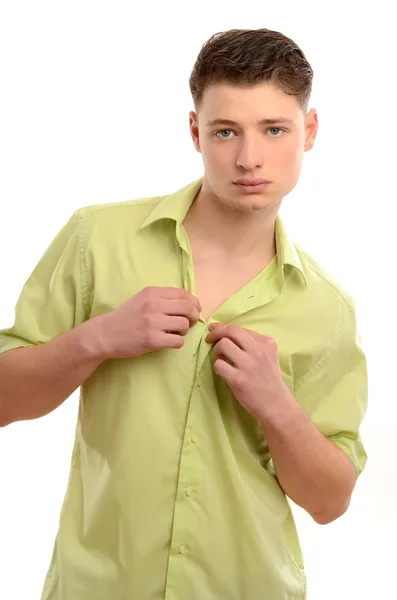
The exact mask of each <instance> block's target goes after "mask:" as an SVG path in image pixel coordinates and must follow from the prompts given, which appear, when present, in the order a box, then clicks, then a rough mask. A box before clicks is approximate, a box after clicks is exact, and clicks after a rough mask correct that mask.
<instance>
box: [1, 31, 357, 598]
mask: <svg viewBox="0 0 397 600" xmlns="http://www.w3.org/2000/svg"><path fill="white" fill-rule="evenodd" d="M311 85H312V70H311V68H310V65H309V64H308V62H307V60H306V58H305V56H304V54H303V53H302V51H301V50H300V49H299V48H298V46H297V45H296V44H295V43H294V42H293V41H292V40H290V39H288V38H286V37H285V36H284V35H282V34H281V33H278V32H274V31H269V30H242V31H240V30H233V31H228V32H224V33H221V34H217V35H215V36H213V37H212V38H211V39H210V40H209V41H208V42H207V43H206V44H205V45H204V46H203V48H202V50H201V52H200V54H199V56H198V59H197V62H196V64H195V66H194V69H193V72H192V75H191V79H190V87H191V91H192V95H193V100H194V104H195V112H191V114H190V130H191V135H192V138H193V142H194V145H195V148H196V149H197V151H199V152H201V153H202V156H203V161H204V165H205V174H204V177H203V178H202V179H199V180H198V181H195V182H193V183H191V184H190V185H187V186H186V187H184V188H183V189H181V190H179V191H178V192H176V193H174V194H171V195H169V196H164V197H158V198H148V199H144V200H139V201H138V200H134V201H127V202H121V203H117V204H104V205H98V206H90V207H86V208H82V209H80V210H78V211H77V212H76V213H75V214H74V215H73V216H72V217H71V219H70V221H69V222H68V223H67V224H66V225H65V227H64V228H63V229H62V231H61V232H60V233H59V234H58V235H57V237H56V238H55V240H54V241H53V243H52V244H51V246H50V247H49V249H48V250H47V252H46V253H45V255H44V256H43V258H42V259H41V261H40V262H39V264H38V265H37V267H36V269H35V270H34V272H33V273H32V275H31V276H30V278H29V279H28V281H27V282H26V284H25V286H24V288H23V290H22V293H21V296H20V298H19V301H18V304H17V307H16V320H15V324H14V326H13V327H12V328H10V329H7V330H3V331H2V332H1V335H0V350H1V352H2V355H1V356H0V382H1V383H0V420H1V424H2V425H6V424H8V423H12V422H14V421H17V420H22V419H34V418H37V417H40V416H42V415H45V414H47V413H49V412H50V411H52V410H54V409H55V408H56V407H57V406H59V405H60V404H61V403H62V402H63V401H64V400H65V399H66V398H67V397H68V396H70V394H71V393H72V392H73V391H74V390H75V389H76V388H77V387H79V386H82V393H81V396H80V405H79V415H78V426H77V430H76V441H75V446H74V451H73V457H72V465H71V474H70V480H69V483H68V491H67V494H66V497H65V501H64V505H63V508H62V513H61V519H60V525H59V532H58V535H57V538H56V543H55V548H54V553H53V557H52V561H51V566H50V568H49V572H48V576H47V579H46V582H45V587H44V592H43V599H44V600H88V599H92V600H94V599H95V600H109V599H112V600H126V599H127V598H128V599H129V598H131V599H132V598H134V599H137V600H149V599H150V600H160V599H161V598H165V599H166V600H176V599H178V600H220V599H221V600H256V599H258V600H259V599H261V600H262V599H263V600H265V599H266V600H287V599H292V598H294V599H297V598H300V599H303V598H305V597H306V583H305V574H304V569H303V560H302V554H301V549H300V545H299V541H298V537H297V533H296V529H295V525H294V520H293V517H292V514H291V510H290V507H289V504H288V501H287V496H288V497H289V498H291V499H292V500H293V501H294V502H296V503H297V504H299V505H300V506H302V507H303V508H304V509H306V510H307V511H308V512H309V513H310V515H312V517H313V519H315V521H316V522H318V523H329V522H330V521H332V520H334V519H337V518H338V517H339V516H340V515H342V514H343V513H344V512H345V511H346V509H347V507H348V505H349V501H350V497H351V494H352V491H353V488H354V485H355V482H356V479H357V476H358V475H359V474H360V473H361V471H362V470H363V468H364V466H365V462H366V454H365V451H364V448H363V445H362V442H361V439H360V435H359V426H360V423H361V421H362V418H363V416H364V413H365V410H366V404H367V372H366V359H365V355H364V353H363V350H362V348H361V345H360V337H359V334H358V332H357V328H356V319H355V307H354V302H353V300H352V299H351V298H350V297H349V295H348V294H347V293H346V292H345V291H344V290H342V289H341V287H340V286H339V285H338V284H337V283H336V282H335V281H333V280H332V279H331V278H330V277H329V275H327V274H326V273H325V272H324V270H323V269H322V268H321V267H320V266H319V265H318V264H317V263H316V262H315V260H313V258H311V257H310V256H309V255H308V254H307V253H305V252H304V251H303V250H302V249H300V248H298V247H297V246H296V245H295V244H294V243H293V242H292V241H291V240H290V238H289V237H288V235H287V232H286V230H285V228H284V226H283V224H282V222H281V220H280V217H279V215H278V211H279V208H280V205H281V202H282V200H283V198H284V197H285V196H286V195H287V194H288V193H289V192H290V191H291V190H292V189H293V188H294V187H295V185H296V183H297V181H298V178H299V173H300V169H301V163H302V158H303V155H304V152H305V151H308V150H310V149H311V148H312V146H313V144H314V141H315V137H316V133H317V126H318V121H317V114H316V111H315V110H314V109H311V110H310V111H309V112H307V106H308V101H309V96H310V91H311Z"/></svg>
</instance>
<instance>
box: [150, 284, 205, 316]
mask: <svg viewBox="0 0 397 600" xmlns="http://www.w3.org/2000/svg"><path fill="white" fill-rule="evenodd" d="M157 290H158V293H159V295H160V298H164V299H166V300H189V301H190V302H192V303H193V304H194V306H196V307H197V310H198V311H199V312H201V310H202V306H201V304H200V301H199V299H198V298H197V297H196V296H193V294H191V293H190V292H188V291H187V290H185V289H184V288H173V287H159V288H157Z"/></svg>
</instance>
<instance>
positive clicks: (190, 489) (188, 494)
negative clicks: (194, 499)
mask: <svg viewBox="0 0 397 600" xmlns="http://www.w3.org/2000/svg"><path fill="white" fill-rule="evenodd" d="M191 495H192V488H191V487H188V488H186V490H185V496H187V497H188V498H189V496H191Z"/></svg>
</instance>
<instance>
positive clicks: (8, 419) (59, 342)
mask: <svg viewBox="0 0 397 600" xmlns="http://www.w3.org/2000/svg"><path fill="white" fill-rule="evenodd" d="M99 319H100V317H97V318H96V320H97V321H98V320H99ZM95 327H96V322H95V319H93V320H91V321H87V322H86V323H83V324H82V325H79V326H78V327H75V328H74V329H72V330H71V331H69V332H67V333H65V334H63V335H60V336H58V337H56V338H54V339H53V340H51V341H49V342H47V343H45V344H42V345H40V346H32V347H27V348H18V349H15V350H10V351H8V352H5V353H4V354H2V355H1V356H0V427H1V426H5V425H8V424H10V423H13V422H15V421H23V420H28V419H36V418H38V417H41V416H43V415H46V414H48V413H49V412H51V411H53V410H55V408H57V407H58V406H59V405H60V404H62V402H63V401H64V400H66V398H68V397H69V396H70V395H71V394H72V393H73V392H74V391H75V390H76V389H77V388H78V387H79V386H80V385H81V384H82V383H83V382H84V381H85V380H86V379H87V378H88V377H89V376H90V375H91V373H92V372H93V371H94V370H95V369H96V368H97V367H98V366H99V365H100V364H101V363H102V362H103V360H104V357H103V356H102V355H101V354H100V352H99V347H98V344H97V343H96V336H95Z"/></svg>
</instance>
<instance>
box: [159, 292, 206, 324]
mask: <svg viewBox="0 0 397 600" xmlns="http://www.w3.org/2000/svg"><path fill="white" fill-rule="evenodd" d="M161 311H162V312H163V314H164V315H169V316H177V317H186V318H187V319H189V322H190V325H191V326H193V325H195V324H196V323H197V321H198V320H199V318H200V311H199V310H198V308H197V307H196V306H194V305H193V304H192V303H191V302H190V300H175V299H169V300H163V301H162V306H161Z"/></svg>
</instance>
